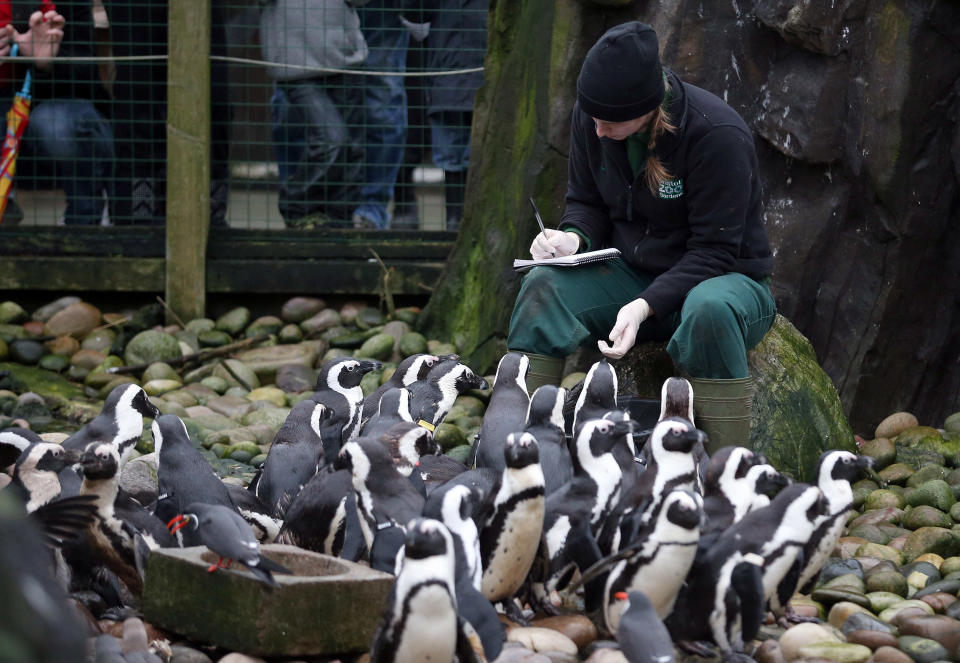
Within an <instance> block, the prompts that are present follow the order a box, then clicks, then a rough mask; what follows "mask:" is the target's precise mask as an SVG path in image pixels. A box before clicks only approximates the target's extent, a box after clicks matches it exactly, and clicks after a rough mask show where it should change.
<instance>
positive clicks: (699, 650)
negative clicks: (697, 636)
mask: <svg viewBox="0 0 960 663" xmlns="http://www.w3.org/2000/svg"><path fill="white" fill-rule="evenodd" d="M677 647H679V648H680V649H681V650H682V651H685V652H686V653H688V654H692V655H694V656H700V657H701V658H713V657H715V656H716V655H717V651H716V650H715V649H714V648H713V647H712V646H711V645H710V643H709V642H706V641H698V640H677Z"/></svg>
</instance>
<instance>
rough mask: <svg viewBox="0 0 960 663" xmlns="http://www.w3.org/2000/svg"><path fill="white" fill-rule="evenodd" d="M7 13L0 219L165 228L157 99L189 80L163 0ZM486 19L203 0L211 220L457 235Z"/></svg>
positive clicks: (438, 1)
mask: <svg viewBox="0 0 960 663" xmlns="http://www.w3.org/2000/svg"><path fill="white" fill-rule="evenodd" d="M10 6H11V9H12V16H11V17H10V18H9V23H10V24H12V25H13V27H14V29H15V30H16V36H15V40H16V41H17V43H19V44H20V48H19V51H20V52H19V54H18V55H17V56H16V57H13V58H9V57H7V58H0V84H2V85H3V89H4V93H5V94H4V95H3V99H4V100H5V101H7V102H9V104H12V103H13V100H14V96H15V94H17V93H18V92H22V91H23V90H22V87H23V82H24V79H25V77H26V74H27V72H28V71H29V72H30V75H31V80H32V84H31V89H30V90H29V96H30V99H31V108H30V115H29V122H28V123H27V126H26V129H25V130H24V131H23V133H22V136H20V137H19V140H17V135H16V133H17V132H16V130H15V129H14V131H13V132H11V128H10V126H8V136H7V141H6V144H5V146H4V162H3V163H4V165H5V166H6V167H7V172H5V173H4V176H5V177H12V182H13V186H12V189H11V193H10V196H9V199H8V204H7V207H6V210H5V212H4V216H3V219H2V223H3V224H5V225H14V224H21V225H67V226H74V225H134V224H136V225H140V224H142V225H161V224H163V223H164V221H165V215H166V205H167V202H168V201H167V195H168V194H167V191H166V158H167V154H166V99H167V89H168V85H170V84H176V80H178V79H179V78H180V77H189V76H191V71H183V72H179V71H174V72H168V67H167V59H166V54H167V50H168V39H169V37H170V35H169V34H168V30H167V13H168V4H167V2H165V1H160V0H135V1H134V0H118V1H112V0H103V2H102V4H101V0H93V1H91V0H80V1H68V2H60V1H58V2H56V3H55V8H54V4H53V3H50V2H48V0H43V1H42V2H38V3H37V4H36V6H35V7H29V6H28V5H26V4H24V3H18V2H14V3H11V4H10ZM34 10H36V11H40V12H41V14H37V15H34V16H33V17H31V13H32V12H33V11H34ZM51 12H52V13H51ZM486 22H487V0H459V1H450V0H434V1H425V0H421V1H417V2H413V1H407V2H391V1H389V0H370V1H369V2H360V1H356V2H352V3H351V2H345V1H344V0H230V1H223V0H213V2H212V8H211V24H212V27H211V33H210V43H209V49H207V47H206V45H204V44H197V45H196V47H197V53H198V58H200V57H203V55H200V54H203V53H206V52H207V51H208V50H209V60H210V67H211V80H212V83H211V108H210V113H211V164H210V166H211V169H210V170H211V183H210V215H211V225H212V227H213V228H214V229H216V228H225V227H230V228H254V229H282V228H296V229H303V230H309V229H311V228H317V227H354V228H380V229H385V228H390V229H418V230H442V229H455V228H456V227H457V225H458V223H459V219H460V217H461V215H462V211H463V189H464V184H465V179H466V169H467V166H468V164H469V157H470V125H471V121H472V109H473V99H474V95H475V92H476V89H477V88H478V87H479V86H480V84H481V83H482V80H483V78H482V77H483V73H482V66H483V58H484V53H485V50H486V38H487V25H486ZM4 23H5V19H4V17H3V14H2V9H0V26H2V25H3V24H4ZM58 31H62V38H61V37H60V36H59V35H58ZM6 46H7V44H6V43H4V41H3V40H2V38H0V55H6V54H7V49H6ZM168 79H169V80H168ZM11 156H14V157H15V158H13V159H11V158H10V157H11ZM11 163H12V168H11V167H9V166H10V164H11ZM10 170H12V171H13V172H12V173H11V172H9V171H10Z"/></svg>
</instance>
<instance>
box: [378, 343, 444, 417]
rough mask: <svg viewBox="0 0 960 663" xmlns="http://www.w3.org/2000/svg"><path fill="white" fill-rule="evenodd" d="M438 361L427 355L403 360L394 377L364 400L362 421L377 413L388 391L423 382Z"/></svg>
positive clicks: (413, 356) (411, 356)
mask: <svg viewBox="0 0 960 663" xmlns="http://www.w3.org/2000/svg"><path fill="white" fill-rule="evenodd" d="M438 361H440V357H437V356H436V355H431V354H426V353H422V354H415V355H410V356H409V357H406V358H405V359H403V361H401V362H400V363H399V364H398V365H397V370H395V371H394V372H393V375H391V376H390V378H389V379H388V380H387V381H386V382H384V383H383V384H382V385H380V386H379V387H377V388H376V389H374V390H373V392H372V393H371V394H369V395H368V396H367V397H366V398H364V399H363V410H362V414H361V417H362V419H361V420H362V421H367V420H368V419H370V417H372V416H373V415H375V414H376V413H377V408H378V407H379V405H380V399H381V397H382V396H383V394H384V393H385V392H386V391H387V390H389V389H399V388H401V387H407V386H409V385H411V384H413V383H414V382H416V381H417V380H422V379H423V378H425V377H427V373H428V372H429V371H430V369H431V368H433V365H434V364H436V363H437V362H438Z"/></svg>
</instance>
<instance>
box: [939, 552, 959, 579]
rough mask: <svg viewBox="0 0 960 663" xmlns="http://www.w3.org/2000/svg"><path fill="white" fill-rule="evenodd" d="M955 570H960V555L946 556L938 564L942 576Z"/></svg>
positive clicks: (955, 571)
mask: <svg viewBox="0 0 960 663" xmlns="http://www.w3.org/2000/svg"><path fill="white" fill-rule="evenodd" d="M957 572H960V557H947V558H946V559H944V560H943V562H942V563H941V564H940V575H942V576H944V577H946V576H948V575H950V574H951V573H957Z"/></svg>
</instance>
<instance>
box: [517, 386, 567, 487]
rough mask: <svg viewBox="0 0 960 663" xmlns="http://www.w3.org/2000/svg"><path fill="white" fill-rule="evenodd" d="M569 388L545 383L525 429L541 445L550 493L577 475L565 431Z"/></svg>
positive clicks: (533, 402)
mask: <svg viewBox="0 0 960 663" xmlns="http://www.w3.org/2000/svg"><path fill="white" fill-rule="evenodd" d="M565 399H566V390H565V389H562V388H560V387H556V386H554V385H549V384H548V385H543V386H542V387H540V388H538V389H537V390H536V391H535V392H534V393H533V396H532V397H531V398H530V408H529V409H528V410H527V419H526V424H525V425H524V428H523V430H524V432H525V433H530V434H531V435H533V437H534V438H535V439H536V440H537V444H538V445H540V466H541V467H542V468H543V477H544V479H545V480H546V494H547V495H550V494H552V493H554V492H556V491H557V490H558V489H559V488H561V487H562V486H564V485H565V484H566V483H567V482H568V481H570V480H571V479H572V478H573V461H572V460H571V459H570V449H569V447H568V446H567V437H566V435H565V434H564V431H563V429H564V421H563V404H564V401H565Z"/></svg>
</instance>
